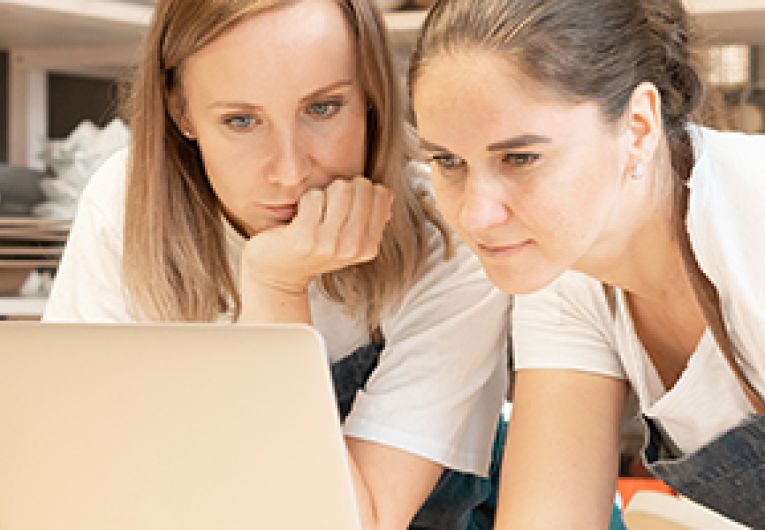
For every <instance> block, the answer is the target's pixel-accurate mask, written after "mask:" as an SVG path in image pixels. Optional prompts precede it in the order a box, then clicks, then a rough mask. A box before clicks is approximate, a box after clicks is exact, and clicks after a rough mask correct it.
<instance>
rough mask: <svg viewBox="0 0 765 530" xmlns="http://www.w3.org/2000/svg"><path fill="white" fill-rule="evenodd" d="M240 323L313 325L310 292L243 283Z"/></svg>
mask: <svg viewBox="0 0 765 530" xmlns="http://www.w3.org/2000/svg"><path fill="white" fill-rule="evenodd" d="M239 322H241V323H247V324H275V323H293V324H311V307H310V303H309V301H308V291H307V289H306V290H302V291H300V290H296V291H286V290H283V289H279V288H274V287H269V286H264V285H258V284H253V283H250V282H242V312H241V314H240V315H239Z"/></svg>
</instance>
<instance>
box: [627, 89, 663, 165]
mask: <svg viewBox="0 0 765 530" xmlns="http://www.w3.org/2000/svg"><path fill="white" fill-rule="evenodd" d="M626 119H627V133H628V135H629V144H630V145H629V155H630V160H631V165H632V168H633V169H632V170H633V172H634V171H640V170H641V168H644V167H645V166H646V165H647V164H648V162H649V161H650V160H652V159H653V158H654V155H655V153H656V150H657V148H658V146H659V142H660V140H661V138H662V134H663V129H664V128H663V122H662V116H661V94H660V93H659V89H657V88H656V85H654V84H653V83H648V82H643V83H640V84H639V85H638V86H637V87H636V88H635V90H633V91H632V96H631V97H630V101H629V103H628V105H627V114H626Z"/></svg>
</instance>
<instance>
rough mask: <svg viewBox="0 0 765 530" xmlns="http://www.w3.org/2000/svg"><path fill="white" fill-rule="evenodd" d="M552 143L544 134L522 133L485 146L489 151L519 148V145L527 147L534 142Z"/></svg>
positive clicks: (534, 143)
mask: <svg viewBox="0 0 765 530" xmlns="http://www.w3.org/2000/svg"><path fill="white" fill-rule="evenodd" d="M549 143H552V139H551V138H547V137H546V136H539V135H538V134H522V135H520V136H514V137H513V138H508V139H507V140H502V141H501V142H496V143H493V144H491V145H489V147H487V148H486V150H487V151H489V152H494V151H505V150H507V149H519V148H521V147H528V146H530V145H536V144H549Z"/></svg>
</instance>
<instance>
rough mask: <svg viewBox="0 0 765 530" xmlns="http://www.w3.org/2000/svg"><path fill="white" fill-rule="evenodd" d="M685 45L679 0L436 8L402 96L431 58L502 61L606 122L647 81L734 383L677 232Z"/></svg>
mask: <svg viewBox="0 0 765 530" xmlns="http://www.w3.org/2000/svg"><path fill="white" fill-rule="evenodd" d="M693 41H694V35H693V32H692V28H691V25H690V20H689V15H688V13H687V12H686V11H685V8H684V7H683V4H682V2H681V0H554V1H551V0H481V1H480V2H476V1H475V0H439V1H438V2H436V4H435V6H434V7H433V9H432V10H431V12H430V13H429V15H428V17H427V19H426V21H425V24H424V27H423V30H422V33H421V35H420V38H419V40H418V42H417V46H416V48H415V52H414V55H413V57H412V61H411V64H410V69H409V95H410V98H411V95H412V91H413V87H414V85H415V84H416V83H417V80H418V77H419V75H420V74H421V72H422V70H423V69H424V68H426V67H427V64H428V61H429V60H430V59H432V58H434V57H436V56H438V55H441V54H448V53H452V52H456V51H464V50H488V51H491V52H496V53H499V54H501V55H504V56H506V57H507V58H508V60H509V61H511V62H512V64H513V65H514V66H517V67H519V68H520V69H521V71H522V72H523V73H524V74H525V75H527V76H529V77H530V78H532V79H534V80H536V81H539V82H541V83H542V84H544V85H546V86H549V87H552V88H554V89H555V90H556V91H558V92H559V93H561V94H563V95H565V96H566V97H570V98H573V99H581V100H587V101H595V102H597V103H598V104H599V105H600V107H601V110H602V111H603V114H604V116H605V117H606V119H607V120H609V121H615V120H617V119H618V118H620V117H622V116H623V115H624V112H625V110H626V108H627V105H628V103H629V100H630V97H631V96H632V94H633V92H634V90H635V88H636V87H637V86H638V85H639V84H640V83H643V82H648V83H652V84H653V85H654V86H655V87H656V88H657V90H658V91H659V94H660V95H661V116H662V125H663V132H664V135H665V137H666V139H667V143H668V145H669V150H670V153H671V164H672V170H673V171H672V174H673V176H674V183H673V184H674V186H673V189H674V196H675V209H674V229H675V234H676V238H677V241H678V245H679V248H680V250H681V253H682V256H683V261H684V263H685V267H686V269H687V271H688V274H689V277H690V280H691V284H692V285H693V288H694V291H695V294H696V297H697V299H698V301H699V304H700V306H701V308H702V310H703V312H704V316H705V318H706V320H707V322H708V323H709V326H710V328H711V329H712V331H713V333H714V336H715V338H716V340H717V342H718V344H719V345H720V347H721V349H722V351H723V352H724V353H725V356H726V358H727V359H728V362H729V363H730V364H731V367H732V368H733V370H734V371H735V372H736V374H737V375H742V374H741V372H740V369H739V368H738V365H737V364H736V363H735V360H734V359H733V353H732V352H733V345H732V343H731V341H730V338H729V336H728V334H727V332H726V329H725V325H724V321H723V317H722V310H721V308H720V303H719V299H718V295H717V291H716V289H715V288H714V286H713V285H712V284H711V282H710V281H709V279H708V278H707V277H706V276H705V275H704V273H703V272H702V271H701V269H700V267H699V265H698V262H697V261H696V258H695V256H694V254H693V251H692V248H691V245H690V240H689V236H688V233H687V231H686V229H685V222H684V220H685V216H686V213H687V208H688V190H687V187H686V186H685V182H687V180H688V179H689V178H690V173H691V170H692V167H693V164H694V157H693V149H692V145H691V139H690V136H689V133H688V129H687V125H688V122H689V120H690V118H691V116H692V115H693V114H694V112H696V111H697V110H698V109H699V107H700V105H701V103H702V101H703V99H704V83H703V81H702V76H701V74H700V69H699V67H698V65H699V64H700V63H699V61H698V57H699V55H698V54H697V52H696V51H695V48H694V42H693ZM607 291H608V289H607ZM744 381H746V380H745V379H744Z"/></svg>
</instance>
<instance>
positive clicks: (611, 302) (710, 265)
mask: <svg viewBox="0 0 765 530" xmlns="http://www.w3.org/2000/svg"><path fill="white" fill-rule="evenodd" d="M690 36H691V35H690V30H689V21H688V15H687V13H686V12H685V11H684V8H683V6H682V3H681V2H680V0H558V1H555V2H550V1H547V0H484V1H482V2H475V1H474V0H442V1H440V2H438V3H437V4H436V6H435V7H434V9H433V11H432V12H431V14H430V16H429V18H428V20H427V22H426V24H425V29H424V32H423V35H422V36H421V39H420V41H419V43H418V47H417V50H416V52H415V56H414V60H413V62H412V66H411V72H410V93H411V96H412V101H413V107H414V110H415V114H416V119H417V123H418V127H419V132H420V135H421V139H422V146H423V148H424V150H425V152H426V153H427V155H428V157H429V159H430V161H431V162H432V170H433V182H434V186H435V189H436V194H437V197H438V203H439V207H440V209H441V211H442V213H443V214H444V215H445V217H446V219H447V221H448V222H449V223H450V224H451V225H452V226H453V227H454V228H455V229H456V231H457V232H459V234H460V235H461V236H462V238H463V239H464V240H465V241H467V242H468V244H470V245H471V246H472V248H473V249H474V251H475V252H476V253H477V254H478V255H479V257H480V259H481V261H482V263H483V265H484V268H485V269H486V270H487V272H488V274H489V276H490V277H491V279H492V280H493V281H494V282H495V283H496V284H497V285H499V286H500V287H502V288H503V289H504V290H505V291H507V292H509V293H514V294H517V295H519V296H518V297H517V299H516V306H515V310H514V316H513V334H514V348H515V352H516V359H515V365H516V367H517V369H518V374H517V380H516V386H515V396H514V412H513V418H512V420H511V422H510V429H509V432H508V442H507V451H506V457H505V465H504V468H503V479H502V480H503V482H502V488H501V498H500V513H499V516H498V519H499V520H498V528H503V529H504V528H513V529H524V528H533V529H535V530H538V529H542V528H554V529H559V528H566V529H574V528H582V529H594V528H604V527H605V526H606V523H607V520H608V514H609V513H610V502H611V499H612V492H613V487H614V482H615V479H616V471H617V451H618V439H619V429H618V425H619V420H620V417H621V415H622V410H623V403H624V397H625V393H626V391H627V387H628V385H631V386H632V388H633V389H634V390H635V391H636V393H637V395H638V397H639V401H640V405H641V412H642V416H643V418H644V419H645V423H646V433H647V445H646V447H645V450H644V459H645V462H646V464H647V466H648V467H649V469H651V470H652V471H653V472H654V474H656V475H657V476H658V477H661V478H662V479H664V480H665V481H666V482H668V483H669V484H670V485H671V486H672V487H673V488H675V489H676V490H677V491H679V492H680V493H682V494H684V495H686V496H689V497H691V498H693V499H695V500H697V501H699V502H701V503H702V504H705V505H708V506H710V507H712V508H714V509H716V510H718V511H719V512H722V513H724V514H725V515H727V516H729V517H731V518H733V519H735V520H737V521H740V522H743V523H746V524H748V525H751V526H753V527H755V528H765V420H764V419H763V417H762V413H763V410H765V407H764V406H763V400H762V398H761V395H762V394H763V391H765V215H763V210H764V209H765V138H763V137H761V136H746V135H743V134H734V133H719V132H715V131H712V130H708V129H703V128H700V127H697V126H695V125H693V124H692V123H690V116H691V115H692V113H693V112H694V111H695V110H696V108H697V106H698V104H699V103H700V102H701V100H702V98H703V86H702V82H701V79H700V76H699V74H698V71H697V69H696V68H695V67H694V54H693V51H692V47H691V44H690V43H691V38H690Z"/></svg>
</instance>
